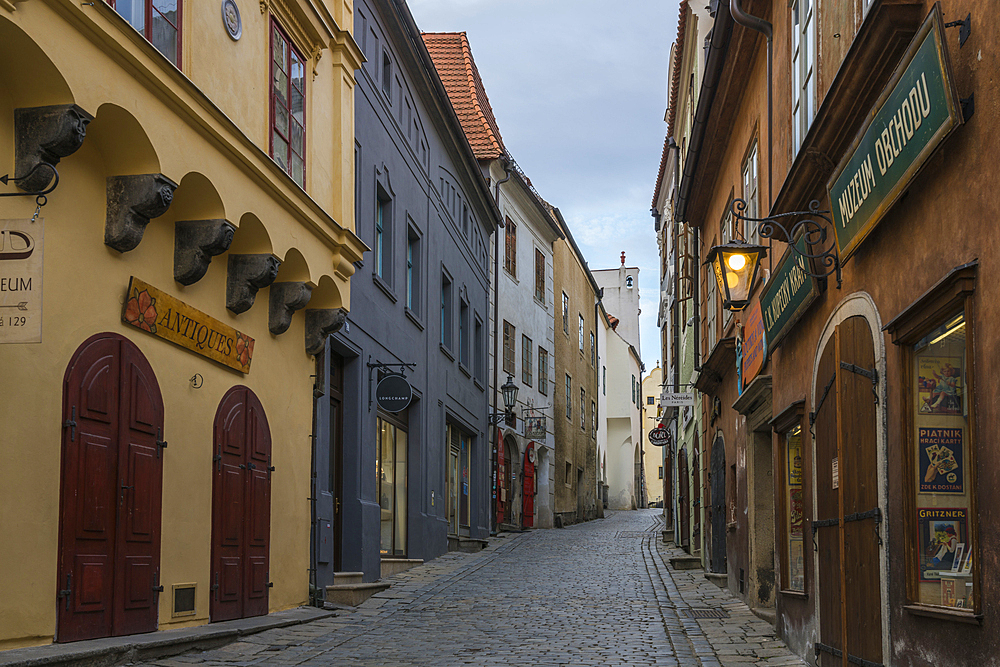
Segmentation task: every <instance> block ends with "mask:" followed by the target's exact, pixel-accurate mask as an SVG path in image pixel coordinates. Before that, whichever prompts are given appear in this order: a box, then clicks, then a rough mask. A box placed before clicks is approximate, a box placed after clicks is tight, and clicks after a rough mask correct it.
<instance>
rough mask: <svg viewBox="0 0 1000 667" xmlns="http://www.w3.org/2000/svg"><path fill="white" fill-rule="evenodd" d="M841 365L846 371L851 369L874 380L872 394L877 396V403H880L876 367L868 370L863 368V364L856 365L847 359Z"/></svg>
mask: <svg viewBox="0 0 1000 667" xmlns="http://www.w3.org/2000/svg"><path fill="white" fill-rule="evenodd" d="M840 367H841V368H843V369H844V370H845V371H850V372H852V373H857V374H858V375H862V376H864V377H866V378H868V379H869V380H871V381H872V395H874V396H875V405H878V371H877V370H875V369H874V368H873V369H871V370H868V369H867V368H861V366H855V365H854V364H849V363H847V362H846V361H841V362H840Z"/></svg>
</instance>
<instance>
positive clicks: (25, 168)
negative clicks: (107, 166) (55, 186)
mask: <svg viewBox="0 0 1000 667" xmlns="http://www.w3.org/2000/svg"><path fill="white" fill-rule="evenodd" d="M92 120H94V117H93V116H91V115H90V114H89V113H87V112H86V111H84V110H83V109H81V108H80V107H78V106H77V105H75V104H60V105H57V106H50V107H26V108H23V109H15V110H14V137H15V139H14V174H15V175H17V176H18V177H21V176H25V175H27V174H28V173H29V172H30V171H31V170H32V169H34V168H35V167H36V166H38V165H39V164H40V163H42V162H47V163H49V164H51V165H56V164H58V163H59V160H61V159H62V158H64V157H66V156H68V155H72V154H73V153H75V152H76V150H77V149H78V148H80V146H81V145H82V144H83V139H84V137H86V136H87V125H88V124H89V123H90V121H92ZM53 175H54V174H53V173H52V170H51V169H46V168H42V169H39V170H38V171H36V172H35V173H33V174H32V175H31V176H30V177H29V178H26V179H23V180H20V181H18V183H17V187H19V188H20V189H22V190H24V191H25V192H40V191H42V190H44V189H45V187H46V186H47V185H48V184H49V182H51V181H52V177H53Z"/></svg>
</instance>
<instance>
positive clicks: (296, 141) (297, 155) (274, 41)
mask: <svg viewBox="0 0 1000 667" xmlns="http://www.w3.org/2000/svg"><path fill="white" fill-rule="evenodd" d="M305 137H306V66H305V59H304V58H303V57H302V54H301V53H299V52H298V50H296V48H295V47H294V46H292V42H291V41H290V40H289V39H288V37H287V36H286V35H285V33H284V31H283V30H282V29H281V27H280V26H279V25H278V22H277V21H273V20H272V21H271V157H272V158H273V159H274V161H275V162H277V163H278V165H279V166H280V167H281V168H282V169H284V170H285V172H286V173H287V174H288V175H289V176H291V177H292V180H293V181H295V182H296V183H298V184H299V186H300V187H303V188H304V187H305V186H306V168H305V155H306V151H305V147H306V144H305Z"/></svg>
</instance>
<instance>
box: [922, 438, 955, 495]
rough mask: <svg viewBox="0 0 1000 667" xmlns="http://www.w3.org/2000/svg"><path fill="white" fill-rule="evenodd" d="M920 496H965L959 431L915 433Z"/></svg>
mask: <svg viewBox="0 0 1000 667" xmlns="http://www.w3.org/2000/svg"><path fill="white" fill-rule="evenodd" d="M917 455H918V457H919V463H918V465H919V466H920V467H919V471H920V474H921V476H920V489H919V493H952V494H964V493H965V454H964V452H963V443H962V429H961V428H928V427H920V428H918V429H917Z"/></svg>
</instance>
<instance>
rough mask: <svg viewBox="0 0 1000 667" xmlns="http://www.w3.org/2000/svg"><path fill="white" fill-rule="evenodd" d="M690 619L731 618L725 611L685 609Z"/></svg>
mask: <svg viewBox="0 0 1000 667" xmlns="http://www.w3.org/2000/svg"><path fill="white" fill-rule="evenodd" d="M684 613H685V614H687V617H688V618H729V612H728V611H726V610H725V609H685V610H684Z"/></svg>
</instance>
